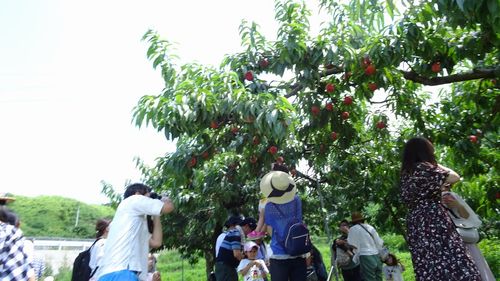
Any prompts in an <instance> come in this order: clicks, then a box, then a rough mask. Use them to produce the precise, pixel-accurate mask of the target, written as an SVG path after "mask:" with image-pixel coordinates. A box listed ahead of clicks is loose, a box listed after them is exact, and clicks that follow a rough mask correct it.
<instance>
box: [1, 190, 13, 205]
mask: <svg viewBox="0 0 500 281" xmlns="http://www.w3.org/2000/svg"><path fill="white" fill-rule="evenodd" d="M0 201H3V202H5V203H10V202H12V201H16V198H14V197H12V195H10V194H9V193H4V192H0Z"/></svg>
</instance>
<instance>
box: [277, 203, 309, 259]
mask: <svg viewBox="0 0 500 281" xmlns="http://www.w3.org/2000/svg"><path fill="white" fill-rule="evenodd" d="M275 206H276V209H277V210H278V212H280V214H281V215H282V216H283V217H285V215H283V213H282V212H281V210H280V209H279V207H278V205H275ZM295 207H296V211H298V210H297V209H298V206H297V201H295ZM282 244H283V246H284V248H285V251H286V253H287V254H289V255H291V256H299V255H303V254H305V253H309V252H310V251H311V249H312V245H311V237H310V235H309V229H307V226H306V225H305V224H304V223H303V222H302V221H301V220H299V219H298V218H296V217H294V218H293V219H292V220H291V221H290V222H289V223H288V224H287V225H286V227H285V237H283V239H282Z"/></svg>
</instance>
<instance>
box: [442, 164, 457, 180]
mask: <svg viewBox="0 0 500 281" xmlns="http://www.w3.org/2000/svg"><path fill="white" fill-rule="evenodd" d="M438 167H439V168H441V169H443V170H445V171H447V172H448V173H449V174H448V177H446V180H445V182H446V183H449V184H454V183H456V182H458V181H460V176H459V175H458V174H457V173H456V172H455V171H453V170H452V169H450V168H447V167H445V166H443V165H439V164H438Z"/></svg>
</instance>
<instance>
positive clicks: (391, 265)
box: [384, 254, 405, 281]
mask: <svg viewBox="0 0 500 281" xmlns="http://www.w3.org/2000/svg"><path fill="white" fill-rule="evenodd" d="M385 264H386V265H384V275H385V280H387V281H403V271H405V267H404V266H403V265H402V264H401V263H400V262H399V261H398V259H397V258H396V256H395V255H394V254H389V255H388V256H387V259H386V260H385Z"/></svg>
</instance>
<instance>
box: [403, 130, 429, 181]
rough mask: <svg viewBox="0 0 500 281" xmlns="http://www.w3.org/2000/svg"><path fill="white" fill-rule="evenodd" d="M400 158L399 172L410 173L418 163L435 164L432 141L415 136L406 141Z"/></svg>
mask: <svg viewBox="0 0 500 281" xmlns="http://www.w3.org/2000/svg"><path fill="white" fill-rule="evenodd" d="M402 158H403V159H402V165H401V174H405V173H411V172H412V171H413V170H414V169H415V167H416V165H417V164H418V163H422V162H427V163H430V164H432V165H437V162H436V156H435V155H434V147H433V146H432V143H431V142H430V141H429V140H427V139H426V138H422V137H415V138H412V139H410V140H409V141H408V142H406V145H405V147H404V150H403V157H402Z"/></svg>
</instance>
